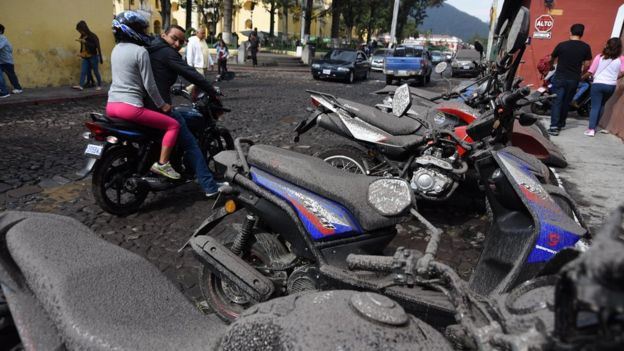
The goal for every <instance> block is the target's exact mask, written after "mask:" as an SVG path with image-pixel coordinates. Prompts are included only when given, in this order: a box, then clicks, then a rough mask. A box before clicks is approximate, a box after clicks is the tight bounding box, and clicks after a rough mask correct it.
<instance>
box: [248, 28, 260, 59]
mask: <svg viewBox="0 0 624 351" xmlns="http://www.w3.org/2000/svg"><path fill="white" fill-rule="evenodd" d="M259 48H260V40H259V39H258V31H257V30H255V29H254V31H253V32H251V34H250V35H249V50H250V51H251V62H252V64H253V66H257V65H258V49H259Z"/></svg>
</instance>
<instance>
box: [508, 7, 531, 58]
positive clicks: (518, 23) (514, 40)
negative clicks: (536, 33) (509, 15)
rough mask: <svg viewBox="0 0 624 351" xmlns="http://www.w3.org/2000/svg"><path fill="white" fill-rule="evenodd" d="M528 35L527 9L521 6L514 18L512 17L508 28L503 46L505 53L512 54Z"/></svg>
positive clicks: (523, 43) (521, 45) (524, 41)
mask: <svg viewBox="0 0 624 351" xmlns="http://www.w3.org/2000/svg"><path fill="white" fill-rule="evenodd" d="M528 36H529V11H528V9H526V8H524V7H522V8H520V10H519V11H518V14H517V15H516V18H515V19H514V21H513V23H512V25H511V28H509V34H508V35H507V47H506V48H505V49H506V50H505V51H506V52H507V54H509V55H512V54H514V53H515V52H516V51H518V50H520V48H522V47H523V46H524V45H525V43H526V41H527V38H528Z"/></svg>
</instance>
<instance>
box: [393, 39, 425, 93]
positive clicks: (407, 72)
mask: <svg viewBox="0 0 624 351" xmlns="http://www.w3.org/2000/svg"><path fill="white" fill-rule="evenodd" d="M431 71H432V64H431V53H429V51H427V49H425V48H424V47H422V46H406V45H399V46H397V47H396V48H395V49H394V51H393V52H392V55H388V56H386V59H385V62H384V71H383V72H384V74H385V75H386V84H392V81H393V80H395V79H396V80H398V81H399V82H400V81H401V80H402V79H409V78H416V79H417V80H418V81H419V82H420V83H421V84H422V85H425V83H427V82H429V81H430V80H431Z"/></svg>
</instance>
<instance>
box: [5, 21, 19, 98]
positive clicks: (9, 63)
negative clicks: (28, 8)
mask: <svg viewBox="0 0 624 351" xmlns="http://www.w3.org/2000/svg"><path fill="white" fill-rule="evenodd" d="M3 74H6V75H7V78H9V81H10V82H11V85H12V86H13V90H12V91H11V92H12V93H13V94H21V93H22V86H21V85H20V83H19V80H18V79H17V75H16V74H15V66H14V64H13V46H11V43H10V42H9V39H7V37H6V36H4V26H3V25H2V24H0V76H2V75H3ZM8 96H9V90H8V89H7V87H6V83H5V81H4V77H0V97H1V98H5V97H8Z"/></svg>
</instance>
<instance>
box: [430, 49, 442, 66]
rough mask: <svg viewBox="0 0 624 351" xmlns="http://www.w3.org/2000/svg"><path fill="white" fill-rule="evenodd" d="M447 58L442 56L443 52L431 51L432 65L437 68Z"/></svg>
mask: <svg viewBox="0 0 624 351" xmlns="http://www.w3.org/2000/svg"><path fill="white" fill-rule="evenodd" d="M445 59H446V57H445V56H444V54H442V51H438V50H433V51H431V63H432V64H433V65H434V66H435V65H437V64H438V63H440V62H442V61H444V60H445Z"/></svg>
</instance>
